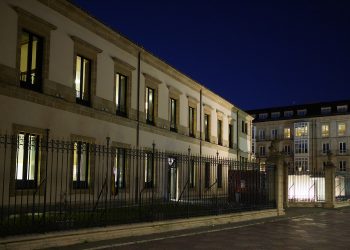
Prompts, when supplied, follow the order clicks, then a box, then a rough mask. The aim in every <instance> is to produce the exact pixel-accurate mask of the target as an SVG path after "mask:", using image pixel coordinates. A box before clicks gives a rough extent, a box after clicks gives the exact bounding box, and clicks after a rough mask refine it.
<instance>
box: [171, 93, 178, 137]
mask: <svg viewBox="0 0 350 250" xmlns="http://www.w3.org/2000/svg"><path fill="white" fill-rule="evenodd" d="M176 120H177V118H176V100H175V99H173V98H170V130H171V131H174V132H176V131H177V128H176V122H177V121H176Z"/></svg>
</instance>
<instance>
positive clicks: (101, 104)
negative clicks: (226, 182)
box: [0, 0, 253, 203]
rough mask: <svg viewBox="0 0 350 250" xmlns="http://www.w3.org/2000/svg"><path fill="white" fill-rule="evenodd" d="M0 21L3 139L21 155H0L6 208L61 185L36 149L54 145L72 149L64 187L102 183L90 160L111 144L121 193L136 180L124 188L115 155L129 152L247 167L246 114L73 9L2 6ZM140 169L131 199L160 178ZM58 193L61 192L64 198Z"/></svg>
mask: <svg viewBox="0 0 350 250" xmlns="http://www.w3.org/2000/svg"><path fill="white" fill-rule="evenodd" d="M0 23H1V24H2V25H1V27H0V32H1V34H3V35H2V36H1V39H0V55H1V56H0V103H1V105H0V112H1V114H2V118H1V120H0V132H1V134H4V135H9V134H11V135H13V136H14V137H15V140H17V144H16V145H17V146H16V149H15V150H10V151H8V150H7V151H6V147H3V148H2V149H1V150H2V151H1V154H2V155H4V156H6V157H5V159H4V162H6V164H4V165H6V168H5V169H4V171H3V172H2V174H1V175H2V176H1V178H2V179H3V180H4V187H9V188H5V191H4V192H3V194H4V193H5V196H7V195H8V197H9V198H8V202H9V203H11V202H15V201H12V200H15V196H16V194H15V193H13V190H14V189H17V190H18V189H19V190H21V189H22V190H23V189H24V190H30V189H40V188H41V187H40V185H41V184H40V183H41V182H42V181H45V182H46V181H47V180H46V179H45V178H44V177H43V176H45V175H46V176H47V175H51V178H52V176H54V178H58V175H59V172H58V170H57V169H55V168H52V169H50V172H48V171H44V164H45V162H48V159H49V158H48V157H49V154H48V153H45V152H42V151H41V150H40V149H39V146H38V145H41V144H42V143H43V142H45V141H48V140H50V139H55V140H57V139H60V140H61V139H62V140H66V141H70V142H72V143H73V146H74V147H73V148H74V149H73V152H72V154H71V155H70V156H68V154H67V160H66V162H65V164H66V165H67V166H68V167H71V168H69V169H68V170H67V169H65V172H64V173H67V178H66V179H65V180H64V182H63V181H62V183H63V184H62V187H64V186H65V185H67V186H69V187H70V188H71V189H79V190H81V189H88V188H90V186H92V183H93V181H92V180H93V179H94V178H97V177H96V176H97V175H98V174H99V173H98V172H97V171H100V170H99V169H97V167H98V166H93V163H92V162H93V161H94V159H93V157H92V156H89V152H90V151H91V145H92V144H99V145H101V144H106V138H109V139H108V140H109V141H108V143H109V145H111V146H113V147H115V148H116V150H117V151H116V153H114V154H113V155H114V156H115V157H116V159H115V161H114V163H113V164H116V166H115V167H117V169H116V170H113V171H117V172H115V173H114V174H115V176H114V178H115V183H116V187H117V186H120V188H125V187H127V186H130V185H132V182H133V180H131V179H130V181H129V182H128V183H127V184H121V183H124V181H122V179H123V178H126V177H125V176H127V175H128V174H129V175H131V172H129V173H126V171H127V169H126V167H125V165H127V161H125V160H124V159H123V157H122V155H123V154H120V153H118V152H119V151H122V150H123V149H125V148H127V149H131V148H137V149H152V147H155V149H156V150H162V151H165V152H170V153H171V152H177V153H185V154H187V152H188V149H189V148H190V150H191V153H192V154H198V155H212V156H220V157H229V158H232V159H235V160H244V161H247V160H250V159H251V156H252V154H251V146H252V140H251V124H252V119H253V118H252V117H251V116H250V115H249V114H248V113H246V112H244V111H242V110H241V109H239V108H237V107H236V106H235V105H233V104H232V103H230V102H228V101H226V100H225V99H223V98H221V97H220V96H218V95H217V94H215V93H213V92H212V91H210V90H209V89H207V88H205V87H204V86H203V85H201V84H199V83H198V82H196V81H194V80H192V79H190V78H189V77H188V76H186V75H184V74H182V73H181V72H179V71H178V70H176V69H175V68H173V67H172V66H170V65H168V64H167V63H166V62H164V61H162V60H161V59H159V58H157V57H156V56H154V55H152V54H151V53H150V52H148V51H146V50H145V49H143V48H142V47H140V46H138V45H136V44H135V43H133V42H131V41H130V40H129V39H127V38H126V37H124V36H122V35H121V34H119V33H118V32H116V31H114V30H112V29H110V28H109V27H107V26H105V25H104V24H102V23H101V22H99V21H98V20H96V19H94V18H93V17H91V16H89V15H88V14H87V13H86V12H84V11H83V10H81V9H80V8H78V7H77V6H75V5H73V4H72V3H71V2H69V1H65V0H57V1H50V0H37V1H36V0H29V1H21V0H11V1H7V0H1V1H0ZM5 140H6V138H5ZM5 145H6V141H5ZM153 145H154V146H153ZM118 150H119V151H118ZM7 156H8V157H7ZM118 157H119V158H118ZM51 160H52V159H51ZM52 161H53V160H52ZM7 162H8V164H7ZM57 162H58V160H57ZM62 162H63V160H62ZM46 164H47V163H46ZM62 164H63V163H62ZM169 165H170V163H169ZM52 166H53V165H52ZM92 166H93V167H96V169H97V170H96V171H95V172H94V171H92V169H93V167H92ZM137 166H138V168H139V167H144V168H145V169H144V171H141V173H142V176H141V175H140V176H139V177H138V179H137V181H136V182H140V187H139V186H137V185H136V187H133V188H134V189H135V190H134V191H133V192H135V193H137V192H140V190H141V188H142V187H146V188H152V187H153V186H152V185H154V184H152V185H151V184H149V183H151V182H152V181H153V179H152V178H154V177H152V176H154V174H155V173H154V170H152V169H153V166H154V163H153V162H152V163H149V155H148V153H146V154H145V155H144V163H142V166H141V165H140V166H139V165H137ZM210 167H211V166H208V171H207V172H208V173H209V172H210V171H211V169H210ZM7 168H8V169H7ZM118 169H119V170H118ZM101 171H102V170H101ZM118 171H119V172H118ZM137 171H138V170H137ZM152 171H153V172H152ZM220 171H221V170H220ZM220 171H219V170H217V173H219V174H220V175H222V176H225V175H226V176H227V173H224V172H220ZM55 172H56V173H55ZM203 173H204V171H203ZM61 175H62V174H61ZM101 175H102V174H101ZM121 176H124V177H121ZM216 176H217V174H216ZM108 178H109V177H108ZM184 178H187V177H184ZM201 178H202V177H199V178H197V179H201ZM203 178H204V177H203ZM165 179H167V177H165V178H164V180H165ZM197 179H196V180H197ZM212 179H213V180H211V179H208V180H209V181H210V182H208V184H210V185H211V184H212V183H214V182H215V179H214V177H213V178H212ZM141 180H142V181H141ZM164 180H163V181H164ZM218 180H219V177H216V181H218ZM105 181H107V179H106V180H105ZM102 182H103V181H101V183H102ZM142 182H143V183H142ZM179 182H180V181H177V183H179ZM159 183H160V182H159ZM134 184H135V183H134ZM184 185H185V184H184ZM200 185H203V188H204V186H205V185H207V184H205V182H204V181H203V182H202V183H201V184H200ZM132 186H134V185H132ZM62 187H61V189H60V190H58V189H57V190H56V191H55V192H57V193H59V194H61V195H62V196H66V195H67V194H66V192H67V191H64V188H62ZM177 188H178V189H179V190H180V187H177ZM45 189H46V184H45ZM180 191H181V190H180ZM50 192H51V191H50ZM91 192H93V194H96V195H98V192H99V190H94V191H91ZM24 194H26V193H24ZM21 195H23V192H22V193H21ZM30 195H31V193H30V192H28V197H29V198H28V199H31V198H30ZM84 195H89V193H84ZM84 195H83V196H84ZM33 199H34V198H33ZM64 199H66V198H64ZM33 203H34V201H33Z"/></svg>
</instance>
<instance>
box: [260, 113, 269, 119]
mask: <svg viewBox="0 0 350 250" xmlns="http://www.w3.org/2000/svg"><path fill="white" fill-rule="evenodd" d="M267 117H268V114H267V113H262V114H259V119H261V120H264V119H266V118H267Z"/></svg>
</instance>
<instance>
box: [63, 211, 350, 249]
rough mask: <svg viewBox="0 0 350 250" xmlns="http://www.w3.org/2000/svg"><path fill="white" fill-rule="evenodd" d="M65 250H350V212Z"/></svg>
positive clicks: (290, 216) (300, 214) (291, 215)
mask: <svg viewBox="0 0 350 250" xmlns="http://www.w3.org/2000/svg"><path fill="white" fill-rule="evenodd" d="M61 249H67V250H68V249H90V250H92V249H93V250H97V249H120V250H122V249H127V250H130V249H143V250H144V249H166V250H171V249H176V250H178V249H180V250H185V249H350V208H343V209H337V210H326V209H314V208H311V209H302V210H300V209H299V210H298V209H294V210H293V209H292V210H290V211H288V212H287V216H285V217H283V218H278V219H268V220H266V219H265V220H259V221H253V222H245V223H235V224H231V225H222V226H217V227H205V228H199V229H196V230H187V231H181V232H172V233H166V234H155V235H150V236H142V237H130V238H124V239H116V240H109V241H102V242H92V243H85V244H80V245H75V246H70V247H67V248H61Z"/></svg>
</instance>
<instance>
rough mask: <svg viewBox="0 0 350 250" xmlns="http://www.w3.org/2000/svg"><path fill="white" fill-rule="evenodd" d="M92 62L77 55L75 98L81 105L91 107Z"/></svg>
mask: <svg viewBox="0 0 350 250" xmlns="http://www.w3.org/2000/svg"><path fill="white" fill-rule="evenodd" d="M90 83H91V60H89V59H87V58H84V57H82V56H79V55H77V57H76V63H75V93H76V95H75V97H76V101H77V103H79V104H83V105H87V106H89V105H90Z"/></svg>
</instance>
